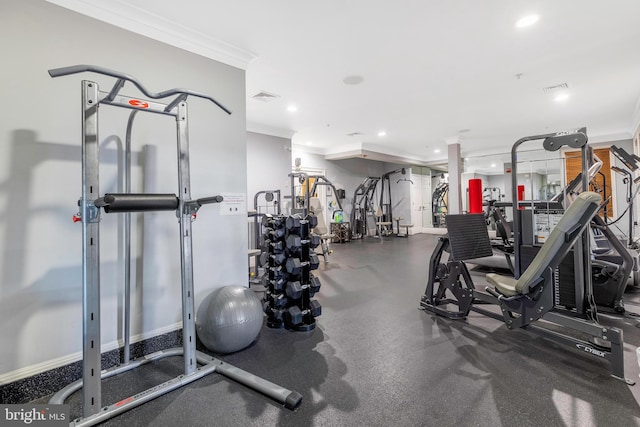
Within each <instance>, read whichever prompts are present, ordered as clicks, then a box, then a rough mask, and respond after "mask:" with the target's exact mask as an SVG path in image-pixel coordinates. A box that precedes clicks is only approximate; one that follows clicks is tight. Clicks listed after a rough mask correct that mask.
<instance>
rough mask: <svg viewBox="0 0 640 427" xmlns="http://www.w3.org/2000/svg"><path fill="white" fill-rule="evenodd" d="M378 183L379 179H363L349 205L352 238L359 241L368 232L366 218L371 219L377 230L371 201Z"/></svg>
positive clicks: (374, 177)
mask: <svg viewBox="0 0 640 427" xmlns="http://www.w3.org/2000/svg"><path fill="white" fill-rule="evenodd" d="M378 181H380V178H379V177H376V176H370V177H367V178H365V179H364V181H362V183H361V184H360V185H358V187H356V191H354V193H353V202H352V205H351V227H352V233H353V234H352V238H353V239H360V238H362V236H366V235H367V234H368V232H369V227H368V224H367V216H371V217H372V218H373V222H374V227H375V229H376V230H378V222H377V220H376V213H375V209H374V207H373V200H374V197H375V193H376V186H377V185H378Z"/></svg>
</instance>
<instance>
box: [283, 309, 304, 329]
mask: <svg viewBox="0 0 640 427" xmlns="http://www.w3.org/2000/svg"><path fill="white" fill-rule="evenodd" d="M285 321H287V322H288V323H290V324H292V325H299V324H300V323H302V310H300V307H298V306H297V305H294V306H292V307H289V308H287V311H286V313H285Z"/></svg>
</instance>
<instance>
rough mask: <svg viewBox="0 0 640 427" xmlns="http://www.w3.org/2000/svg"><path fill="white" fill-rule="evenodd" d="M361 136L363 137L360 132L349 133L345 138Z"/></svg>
mask: <svg viewBox="0 0 640 427" xmlns="http://www.w3.org/2000/svg"><path fill="white" fill-rule="evenodd" d="M362 135H364V134H363V133H362V132H351V133H348V134H347V136H362Z"/></svg>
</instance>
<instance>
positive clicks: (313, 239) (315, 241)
mask: <svg viewBox="0 0 640 427" xmlns="http://www.w3.org/2000/svg"><path fill="white" fill-rule="evenodd" d="M304 244H308V245H309V247H310V248H311V249H314V248H317V247H318V245H320V236H318V235H316V234H312V235H310V236H309V237H308V238H307V239H302V238H301V237H300V236H298V235H296V234H289V236H288V237H287V249H289V250H290V251H292V252H297V251H299V250H300V248H301V247H302V245H304Z"/></svg>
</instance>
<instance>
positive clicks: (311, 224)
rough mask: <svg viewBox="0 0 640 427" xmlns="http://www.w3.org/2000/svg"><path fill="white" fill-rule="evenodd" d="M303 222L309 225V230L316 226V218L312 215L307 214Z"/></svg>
mask: <svg viewBox="0 0 640 427" xmlns="http://www.w3.org/2000/svg"><path fill="white" fill-rule="evenodd" d="M305 220H307V222H308V223H309V229H311V228H316V227H317V226H318V217H317V216H315V215H314V214H312V213H310V214H308V215H307V217H306V218H305Z"/></svg>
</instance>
